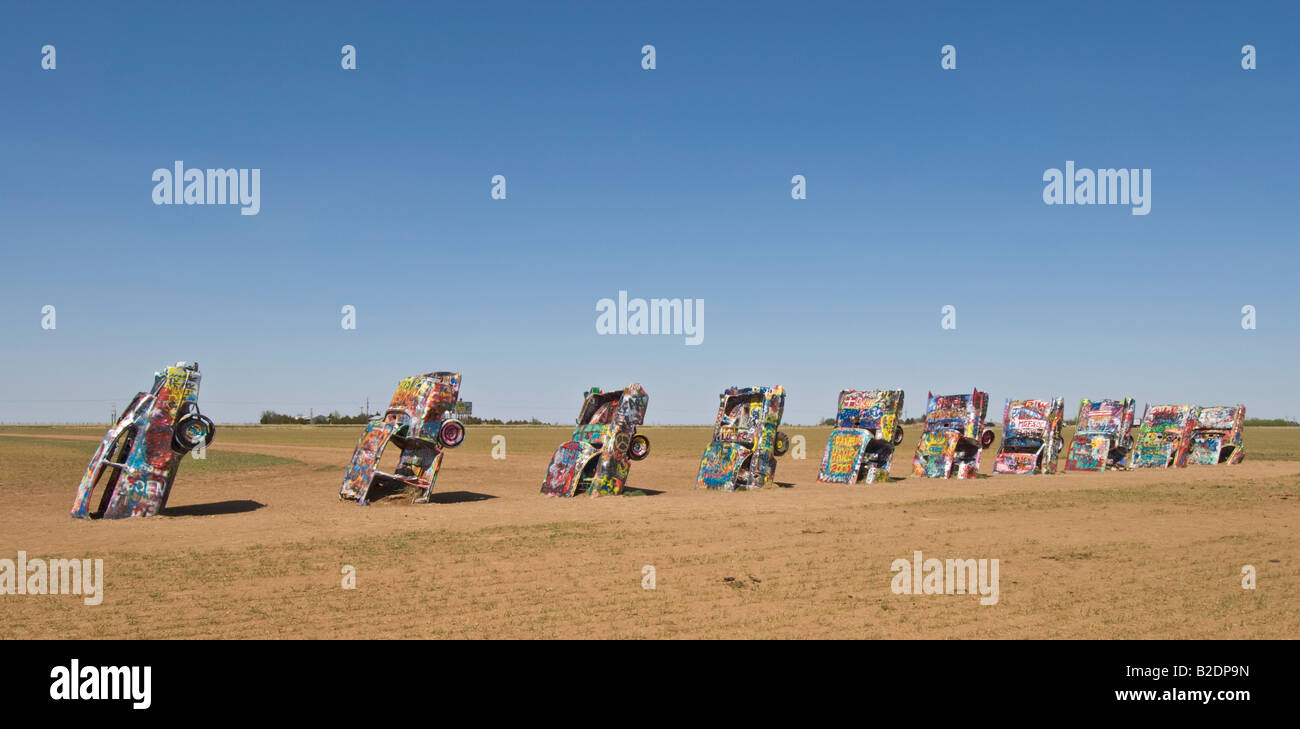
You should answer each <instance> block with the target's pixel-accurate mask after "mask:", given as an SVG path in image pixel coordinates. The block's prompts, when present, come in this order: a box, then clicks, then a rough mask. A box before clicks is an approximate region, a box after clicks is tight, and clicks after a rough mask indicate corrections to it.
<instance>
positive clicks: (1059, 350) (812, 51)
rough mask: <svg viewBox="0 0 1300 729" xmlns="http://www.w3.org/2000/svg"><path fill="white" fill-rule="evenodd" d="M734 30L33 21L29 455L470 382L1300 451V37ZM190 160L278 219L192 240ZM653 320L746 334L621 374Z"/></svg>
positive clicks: (7, 145) (255, 20) (457, 13)
mask: <svg viewBox="0 0 1300 729" xmlns="http://www.w3.org/2000/svg"><path fill="white" fill-rule="evenodd" d="M266 5H271V6H272V7H265V6H266ZM699 5H702V4H699V3H671V2H650V3H575V4H560V3H540V2H538V3H493V4H471V3H460V4H450V3H449V4H415V3H412V4H384V5H382V6H380V7H377V8H376V7H369V6H365V5H358V4H356V3H317V4H313V5H312V7H311V10H310V11H308V10H306V9H304V8H297V7H293V6H291V5H290V4H287V3H279V4H265V3H248V4H241V3H221V4H214V5H209V6H202V7H200V6H198V5H190V6H188V7H183V8H176V7H172V6H170V5H164V4H161V3H158V4H143V3H134V4H122V5H116V4H115V5H113V6H112V7H109V6H106V5H102V4H85V5H76V4H63V5H60V6H58V7H44V6H40V7H31V6H30V5H24V6H21V7H17V6H16V7H13V8H11V9H9V11H8V12H7V13H6V21H7V22H5V23H4V24H3V26H2V27H0V95H2V98H3V107H4V112H3V113H0V162H2V163H3V165H4V172H5V174H3V175H0V210H2V211H3V215H0V245H2V246H3V265H2V266H0V341H3V342H4V343H5V344H4V350H3V355H2V356H0V422H69V421H98V420H102V419H105V418H107V415H108V410H109V407H110V405H111V404H112V403H117V404H118V406H119V407H120V406H121V405H122V404H124V403H125V401H126V400H128V399H129V398H130V396H131V395H133V394H134V393H135V392H136V391H137V390H141V389H146V388H147V387H148V385H149V383H150V377H151V374H152V372H153V371H154V370H156V369H158V368H159V367H161V366H163V365H165V364H169V363H171V362H174V361H176V360H180V359H185V360H197V361H198V362H199V363H200V364H201V366H202V368H203V372H204V383H203V393H202V396H201V404H202V407H203V409H204V412H205V413H207V414H209V415H210V416H211V417H213V418H214V419H215V420H216V421H217V422H219V423H220V422H248V421H252V420H255V419H256V417H257V414H258V413H259V412H260V411H261V410H263V409H276V410H280V411H287V412H291V413H303V414H306V413H307V412H308V410H309V409H314V410H315V412H317V413H320V412H324V411H328V410H331V409H339V410H343V411H346V412H355V411H356V410H358V409H359V408H360V406H361V404H362V403H363V402H364V400H365V399H366V398H367V397H369V399H370V402H371V405H372V407H373V408H380V407H382V406H383V405H384V404H386V402H387V400H388V398H389V397H390V396H391V394H392V390H393V387H394V386H395V385H396V382H397V380H398V379H400V378H401V377H404V376H407V375H411V374H415V373H419V372H425V371H430V370H444V369H455V370H459V371H461V372H462V373H463V375H464V385H463V388H462V397H463V398H464V399H468V400H472V401H473V402H474V407H475V412H476V414H480V415H483V416H488V417H491V416H496V417H533V416H536V417H539V418H542V419H545V420H553V421H558V422H569V421H571V420H572V418H573V417H574V416H575V415H576V414H577V409H578V406H579V404H580V403H579V396H580V393H581V392H582V390H583V389H585V388H586V387H588V386H590V385H593V384H594V385H598V386H602V387H606V388H610V387H617V386H621V385H622V384H625V383H626V382H629V381H633V380H636V381H640V382H641V383H642V384H643V385H645V387H646V389H647V391H648V392H649V394H650V407H649V412H648V414H647V421H648V422H651V423H703V422H710V421H711V420H712V417H713V415H714V411H715V408H716V403H717V400H716V396H717V393H718V392H719V391H720V390H722V389H723V388H724V387H727V386H729V385H754V384H775V383H781V384H784V385H785V386H786V388H787V390H788V391H789V398H788V401H787V411H786V413H787V420H788V421H791V422H796V423H807V422H812V421H815V420H817V419H820V418H823V417H827V416H830V415H831V414H833V411H834V407H835V397H836V394H837V393H838V392H839V390H840V389H842V388H845V387H858V388H867V387H902V388H904V389H905V390H906V391H907V403H908V407H907V410H908V412H909V414H912V415H915V414H917V413H918V412H919V411H920V409H921V407H922V406H923V404H924V398H925V393H926V391H927V390H933V391H935V392H944V393H949V392H966V391H969V390H970V389H971V388H972V387H976V386H978V387H980V388H981V389H984V390H988V391H989V392H990V393H991V395H992V398H993V407H991V408H990V409H991V410H992V411H996V413H997V418H999V419H1000V417H1001V403H1002V401H1003V400H1004V399H1005V398H1007V397H1054V396H1064V397H1065V398H1066V399H1067V402H1068V403H1070V404H1069V405H1068V406H1067V410H1068V411H1069V415H1070V416H1071V417H1072V416H1073V413H1074V408H1075V406H1076V405H1075V403H1077V401H1078V399H1079V398H1081V397H1124V396H1132V397H1136V398H1137V399H1138V402H1139V406H1140V405H1141V404H1142V403H1145V402H1152V403H1156V402H1193V403H1201V404H1211V403H1237V402H1241V403H1244V404H1246V405H1247V407H1248V412H1249V414H1250V415H1252V416H1258V417H1271V416H1286V417H1294V416H1297V415H1300V394H1298V391H1297V388H1296V386H1295V380H1294V372H1295V369H1296V367H1295V363H1296V361H1297V360H1298V359H1300V346H1298V344H1297V343H1298V341H1300V339H1298V337H1297V334H1300V327H1297V323H1296V322H1297V317H1300V301H1298V300H1297V293H1296V290H1297V289H1296V285H1295V278H1296V273H1297V265H1296V264H1297V257H1298V256H1297V252H1296V250H1297V245H1296V244H1297V242H1298V238H1300V227H1298V225H1297V213H1296V211H1297V210H1298V209H1300V205H1298V204H1297V200H1296V198H1297V191H1300V185H1298V184H1297V180H1296V174H1297V169H1300V134H1298V133H1297V118H1298V117H1300V115H1298V114H1297V111H1300V52H1298V51H1297V45H1296V43H1297V38H1298V37H1300V5H1297V4H1296V3H1290V2H1288V3H1281V2H1279V3H1234V4H1225V3H1173V2H1169V3H1142V4H1127V3H1089V4H1087V5H1086V6H1081V5H1078V4H1069V5H1066V4H1055V3H1053V4H1047V3H1023V4H1020V3H998V4H991V3H979V4H976V3H925V4H920V3H911V4H904V3H888V4H886V3H843V4H840V3H813V4H812V5H811V7H800V6H795V5H792V4H789V3H771V4H764V3H745V4H739V3H736V4H722V3H717V4H710V6H709V7H703V8H702V7H699ZM45 44H53V45H54V46H55V47H56V49H57V51H56V53H57V68H56V69H55V70H53V71H45V70H42V69H41V67H40V61H41V53H40V49H41V47H42V46H43V45H45ZM344 44H352V45H354V46H355V47H356V49H357V66H358V68H357V69H356V70H355V71H344V70H343V69H341V68H340V63H339V60H340V47H341V46H342V45H344ZM645 44H653V45H654V46H655V48H656V62H657V68H656V69H655V70H653V71H646V70H643V69H642V68H641V58H642V55H641V48H642V46H643V45H645ZM945 44H952V45H954V46H956V48H957V62H958V68H957V70H955V71H945V70H942V69H941V68H940V63H939V61H940V48H941V46H943V45H945ZM1245 44H1252V45H1254V46H1255V47H1256V48H1257V54H1258V68H1257V69H1256V70H1253V71H1244V70H1242V68H1241V63H1240V61H1241V47H1242V46H1243V45H1245ZM175 160H184V161H185V163H186V165H187V166H191V167H200V168H207V167H223V168H224V167H243V168H259V169H260V170H261V171H262V172H261V211H260V213H259V214H258V215H256V216H241V215H240V214H239V212H238V208H237V207H233V206H182V205H174V206H155V205H154V204H153V201H152V198H151V193H152V190H153V186H154V183H153V182H152V181H151V175H152V172H153V170H154V169H156V168H160V167H166V168H170V167H171V166H172V164H173V163H174V161H175ZM1067 160H1074V161H1075V163H1076V164H1077V165H1078V166H1079V167H1087V168H1107V167H1136V168H1150V169H1151V170H1152V188H1153V190H1152V206H1151V212H1150V214H1149V215H1146V216H1134V215H1131V214H1130V212H1129V208H1128V207H1127V206H1050V207H1049V206H1047V205H1045V204H1044V203H1043V201H1042V191H1043V186H1044V183H1043V182H1042V175H1043V172H1044V170H1046V169H1048V168H1061V167H1064V165H1065V162H1066V161H1067ZM496 174H501V175H505V176H506V179H507V191H508V197H507V199H506V200H492V199H491V198H490V195H489V193H490V189H491V184H490V179H491V178H492V176H493V175H496ZM795 174H802V175H804V176H805V177H806V179H807V195H808V196H807V199H806V200H793V199H791V195H790V191H791V183H790V179H791V177H792V176H793V175H795ZM619 290H626V291H628V292H629V295H630V296H633V297H646V298H650V297H682V298H692V299H696V298H698V299H704V300H705V302H706V310H705V311H706V313H705V320H704V326H705V338H704V342H703V343H702V344H701V345H699V346H694V347H691V346H686V345H684V344H683V337H682V336H680V335H679V336H641V337H633V336H599V335H598V334H597V333H596V329H595V319H596V309H595V307H596V302H597V300H598V299H601V298H605V297H611V298H613V297H616V296H617V293H618V291H619ZM47 304H50V305H54V306H56V307H57V317H58V318H57V329H55V330H53V331H47V330H43V329H42V328H41V326H40V322H41V307H42V306H44V305H47ZM347 304H350V305H353V306H355V307H356V308H357V328H356V329H355V330H344V329H342V328H341V327H340V319H341V314H340V309H341V308H342V307H343V306H344V305H347ZM1247 304H1249V305H1253V306H1255V307H1256V310H1257V321H1258V328H1257V329H1255V330H1253V331H1246V330H1243V329H1242V327H1241V316H1242V315H1241V313H1240V311H1241V307H1242V306H1244V305H1247ZM944 305H953V306H955V307H956V309H957V328H956V329H955V330H944V329H941V327H940V319H941V314H940V309H941V307H943V306H944Z"/></svg>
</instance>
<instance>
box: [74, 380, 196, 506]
mask: <svg viewBox="0 0 1300 729" xmlns="http://www.w3.org/2000/svg"><path fill="white" fill-rule="evenodd" d="M200 379H201V376H200V375H199V365H198V363H197V362H196V363H193V364H190V363H188V362H177V363H176V364H175V365H174V366H172V367H168V368H167V371H166V372H155V373H154V376H153V387H152V388H150V390H149V392H141V393H139V394H137V395H136V396H135V398H134V399H132V400H131V404H130V405H128V406H127V407H126V409H125V410H123V411H122V417H120V418H118V419H117V422H116V423H114V424H113V427H112V428H109V430H108V434H107V435H105V436H104V440H103V441H101V442H100V444H99V448H97V449H95V455H94V456H92V457H91V459H90V466H89V467H87V468H86V472H85V474H84V475H82V477H81V485H80V486H79V487H78V488H77V500H76V501H75V502H74V503H73V505H72V515H73V516H75V517H78V518H81V519H90V518H92V517H103V518H105V519H121V518H124V517H129V516H153V515H154V514H157V513H158V512H159V511H162V510H163V509H164V508H166V506H167V497H169V496H170V495H171V491H172V484H173V483H174V482H175V480H176V470H177V469H178V468H180V465H181V459H183V458H184V457H185V454H186V453H189V452H191V451H194V450H196V449H200V452H202V451H201V449H203V448H206V447H207V446H208V445H209V444H211V443H212V438H213V436H214V435H216V431H217V426H216V425H214V424H213V423H212V421H211V420H209V419H208V418H207V416H205V415H202V414H200V413H199V380H200ZM101 480H103V481H104V483H103V495H102V496H101V498H100V502H99V506H98V508H96V509H95V510H94V511H91V509H90V500H91V497H92V496H93V494H94V491H95V487H96V486H97V485H99V483H100V481H101Z"/></svg>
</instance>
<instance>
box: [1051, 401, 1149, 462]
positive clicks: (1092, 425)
mask: <svg viewBox="0 0 1300 729" xmlns="http://www.w3.org/2000/svg"><path fill="white" fill-rule="evenodd" d="M1136 409H1137V401H1135V400H1134V399H1133V398H1131V397H1130V398H1126V399H1123V400H1086V399H1085V400H1082V401H1081V402H1080V403H1079V419H1078V421H1077V423H1078V424H1077V427H1076V428H1075V431H1074V438H1073V439H1071V440H1070V451H1069V454H1068V455H1067V456H1066V459H1065V470H1067V471H1105V470H1107V469H1111V468H1121V469H1122V468H1128V457H1129V452H1130V451H1131V450H1132V448H1133V437H1132V435H1131V433H1130V431H1131V430H1132V429H1133V414H1134V412H1135V411H1136Z"/></svg>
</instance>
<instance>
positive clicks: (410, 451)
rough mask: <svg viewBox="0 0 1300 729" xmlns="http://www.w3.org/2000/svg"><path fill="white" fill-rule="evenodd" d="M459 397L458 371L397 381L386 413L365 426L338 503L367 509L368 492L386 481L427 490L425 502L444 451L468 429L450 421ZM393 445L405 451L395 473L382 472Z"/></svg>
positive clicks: (344, 477)
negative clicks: (387, 451) (382, 459)
mask: <svg viewBox="0 0 1300 729" xmlns="http://www.w3.org/2000/svg"><path fill="white" fill-rule="evenodd" d="M459 398H460V373H459V372H429V373H427V374H423V375H416V376H415V377H407V378H406V379H404V380H402V381H401V382H398V383H397V391H396V392H395V393H393V401H392V402H391V403H389V404H388V409H387V410H386V411H385V412H384V414H383V415H381V416H379V417H376V418H372V419H371V420H370V423H369V424H367V425H366V430H365V432H364V433H362V435H361V441H360V442H359V443H357V449H356V451H354V452H353V454H352V462H351V463H350V464H349V465H348V470H347V473H345V474H344V475H343V486H342V487H341V488H340V489H339V498H341V499H356V501H357V503H358V504H362V505H365V504H369V503H370V501H369V500H368V498H367V497H368V495H369V493H370V487H371V486H373V485H374V484H375V483H377V482H380V481H385V482H390V483H397V484H402V485H405V486H415V487H417V488H420V489H423V491H424V492H423V494H420V495H419V496H417V497H416V499H415V500H416V501H417V502H423V503H427V502H428V501H429V499H430V498H431V497H432V495H433V485H434V482H436V481H437V480H438V471H439V470H441V469H442V457H443V455H444V452H445V451H446V449H448V448H455V447H456V446H458V445H460V444H461V443H462V442H464V440H465V426H464V425H463V424H462V423H461V422H460V421H459V420H457V419H455V418H453V417H451V411H452V410H454V409H455V407H456V401H457V400H458V399H459ZM389 442H392V443H393V444H394V445H396V446H397V447H398V448H401V449H402V456H401V459H400V460H399V461H398V464H397V468H396V469H395V472H394V473H384V472H383V471H380V470H378V466H379V457H380V455H382V454H383V452H384V447H385V446H387V445H388V443H389Z"/></svg>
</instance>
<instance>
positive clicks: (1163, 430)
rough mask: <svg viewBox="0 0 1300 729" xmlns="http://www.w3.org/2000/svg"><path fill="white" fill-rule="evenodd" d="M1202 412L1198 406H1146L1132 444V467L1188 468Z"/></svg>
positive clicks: (1130, 457) (1130, 460)
mask: <svg viewBox="0 0 1300 729" xmlns="http://www.w3.org/2000/svg"><path fill="white" fill-rule="evenodd" d="M1200 412H1201V409H1200V408H1198V407H1196V406H1195V405H1147V406H1146V409H1145V410H1143V412H1142V420H1141V421H1140V423H1141V425H1140V426H1139V427H1138V434H1137V438H1136V439H1135V440H1134V442H1133V454H1132V455H1131V456H1129V463H1130V465H1131V466H1132V467H1133V468H1169V467H1170V466H1175V467H1182V466H1186V465H1187V455H1188V453H1189V452H1190V451H1191V449H1192V429H1193V428H1195V427H1196V416H1197V415H1198V414H1200Z"/></svg>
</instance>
